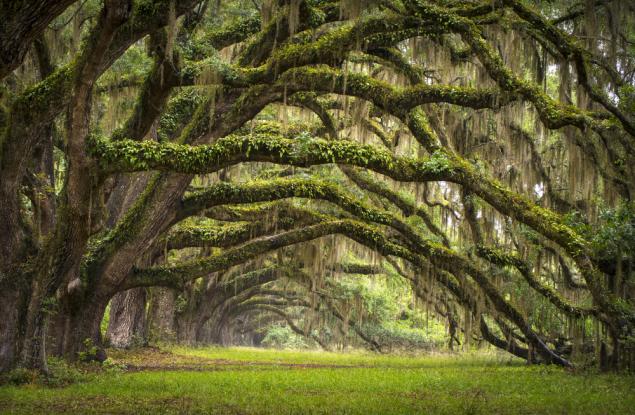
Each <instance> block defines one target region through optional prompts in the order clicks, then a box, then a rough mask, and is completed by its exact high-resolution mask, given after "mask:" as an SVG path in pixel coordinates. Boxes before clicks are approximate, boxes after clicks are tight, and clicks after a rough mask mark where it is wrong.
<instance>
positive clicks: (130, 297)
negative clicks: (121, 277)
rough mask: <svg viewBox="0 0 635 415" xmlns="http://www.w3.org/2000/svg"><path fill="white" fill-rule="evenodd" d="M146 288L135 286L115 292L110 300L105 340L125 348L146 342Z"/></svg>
mask: <svg viewBox="0 0 635 415" xmlns="http://www.w3.org/2000/svg"><path fill="white" fill-rule="evenodd" d="M146 323H147V320H146V290H145V288H135V289H132V290H127V291H124V292H121V293H117V294H115V296H114V297H113V298H112V300H111V301H110V320H109V323H108V330H107V331H106V341H107V342H108V344H110V345H111V346H112V347H115V348H118V349H126V348H129V347H132V346H141V345H145V344H147V324H146Z"/></svg>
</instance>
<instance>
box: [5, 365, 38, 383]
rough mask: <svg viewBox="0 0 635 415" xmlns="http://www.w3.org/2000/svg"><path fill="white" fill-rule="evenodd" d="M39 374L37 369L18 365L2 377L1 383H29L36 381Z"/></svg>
mask: <svg viewBox="0 0 635 415" xmlns="http://www.w3.org/2000/svg"><path fill="white" fill-rule="evenodd" d="M38 376H39V374H38V372H37V371H36V370H32V369H25V368H23V367H18V368H15V369H13V370H12V371H10V372H8V373H6V374H4V375H3V376H2V377H1V378H0V385H1V384H8V385H26V384H29V383H35V381H36V380H37V379H38Z"/></svg>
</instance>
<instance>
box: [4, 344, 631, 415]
mask: <svg viewBox="0 0 635 415" xmlns="http://www.w3.org/2000/svg"><path fill="white" fill-rule="evenodd" d="M108 363H109V364H108V365H107V366H108V369H106V370H104V369H100V370H94V371H92V372H90V373H88V374H85V375H83V376H81V377H80V379H79V381H77V382H75V383H73V384H70V385H68V386H62V387H59V384H58V387H50V386H45V385H42V384H37V383H36V384H31V385H24V386H7V385H5V386H0V413H3V414H4V413H11V414H39V413H64V414H68V413H76V414H135V415H140V414H153V415H156V414H190V413H191V414H207V413H219V414H305V413H311V414H318V413H320V414H333V413H346V414H405V413H421V414H423V413H425V414H454V415H456V414H481V413H482V414H491V413H496V414H536V413H549V414H633V413H635V393H634V391H635V377H634V376H625V375H614V374H602V375H598V374H591V373H586V372H578V373H575V372H571V371H565V370H563V369H559V368H556V367H546V366H534V367H528V366H526V365H524V364H523V363H521V362H517V361H513V360H510V359H509V358H508V357H504V356H502V355H495V354H484V353H478V354H469V355H425V356H414V357H413V356H410V357H408V356H395V355H381V356H378V355H372V354H366V353H359V352H356V353H345V354H336V353H324V352H297V351H280V350H262V349H251V348H225V349H222V348H201V349H192V348H181V347H178V348H171V349H169V350H159V349H154V348H153V349H139V350H134V351H129V352H114V351H111V359H110V360H109V361H108ZM54 364H55V362H54ZM58 364H59V362H58ZM88 369H90V367H88ZM58 370H59V369H58ZM84 370H86V368H85V369H84ZM62 384H63V382H62Z"/></svg>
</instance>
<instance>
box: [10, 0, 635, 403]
mask: <svg viewBox="0 0 635 415" xmlns="http://www.w3.org/2000/svg"><path fill="white" fill-rule="evenodd" d="M0 11H1V14H0V17H1V18H2V19H3V21H4V22H6V25H7V26H6V28H3V29H0V47H1V54H0V58H1V59H0V82H1V84H0V202H1V203H0V316H2V318H1V319H0V334H1V335H0V372H2V373H7V376H8V378H9V379H13V378H15V379H22V378H25V377H26V378H28V377H30V376H32V377H33V378H34V379H40V377H41V378H42V379H48V380H49V381H50V382H55V375H54V373H55V370H53V369H54V368H57V369H59V367H67V366H66V365H67V364H68V363H69V362H75V361H78V360H79V361H84V362H86V361H100V362H101V361H105V362H107V363H105V365H106V366H108V365H111V364H113V363H112V361H110V360H108V359H107V353H106V352H105V351H104V350H105V349H106V348H107V347H113V348H115V349H125V348H130V347H135V346H147V345H148V344H170V345H172V346H174V345H189V346H191V345H209V344H220V345H225V346H229V345H248V346H258V345H266V346H270V347H276V348H280V349H284V348H302V349H313V348H321V349H324V350H327V351H336V350H343V351H345V350H349V349H369V350H372V351H374V352H407V353H409V352H413V351H431V350H434V351H452V352H454V351H459V350H463V351H464V352H472V351H474V350H475V349H488V348H491V349H497V350H499V351H504V352H505V353H508V354H509V355H510V356H514V358H517V359H520V360H522V361H524V362H526V363H528V364H539V365H541V366H545V367H546V365H549V364H554V365H558V366H562V367H567V368H570V369H575V370H578V369H581V370H589V371H591V372H593V373H595V371H596V370H598V369H599V370H602V371H610V370H612V371H633V370H635V256H634V255H633V250H634V249H635V205H634V202H633V193H634V192H635V141H634V140H635V105H634V103H635V99H634V98H633V92H634V91H635V47H634V45H635V6H634V5H633V4H630V2H624V1H619V0H612V1H610V0H609V1H581V2H579V3H577V2H576V3H571V2H569V1H557V0H556V1H550V2H542V1H530V0H499V1H490V0H484V1H480V0H470V1H451V0H430V1H424V0H365V1H361V0H341V1H330V0H228V1H217V2H211V1H207V0H181V1H176V0H84V1H70V0H37V1H28V0H19V1H12V2H8V3H7V2H3V3H2V4H0ZM115 353H116V352H115ZM186 353H191V352H190V351H186ZM324 356H331V355H324ZM50 358H53V360H49V359H50ZM49 361H51V362H53V365H52V367H49V364H48V362H49ZM417 362H418V361H412V365H414V367H413V368H409V369H407V370H411V371H412V375H413V378H412V379H410V380H407V379H406V380H404V379H405V378H403V377H391V378H390V379H392V380H390V381H386V382H388V383H387V384H386V385H385V386H386V387H387V388H388V389H390V390H392V389H395V390H396V389H399V388H402V389H403V391H402V393H406V394H407V393H414V394H416V393H417V388H419V387H420V386H421V385H417V384H415V383H416V382H417V381H415V380H414V379H415V378H417V379H419V380H418V381H420V382H424V383H425V382H428V381H429V382H434V381H435V379H436V378H434V376H432V377H425V376H423V377H419V376H420V375H422V373H421V372H422V370H421V368H420V367H418V366H417V365H418V364H419V363H417ZM422 362H423V363H421V365H422V366H425V365H426V364H427V363H425V359H424V361H422ZM440 362H444V363H445V362H446V361H445V360H444V359H442V360H440ZM514 362H516V360H514ZM447 363H448V365H449V367H448V368H447V369H442V368H438V369H435V370H439V371H440V373H442V374H443V376H447V377H448V379H449V378H451V379H453V380H456V382H458V383H460V384H462V385H463V386H465V385H466V384H469V382H470V379H469V378H468V377H465V378H460V376H459V377H457V376H458V375H457V373H454V372H453V371H456V367H457V366H455V365H457V363H456V361H447ZM430 364H431V365H437V364H441V363H430ZM461 364H462V363H460V364H458V366H460V365H461ZM479 364H480V363H479ZM72 367H73V366H72V365H71V366H68V371H71V370H72ZM116 368H117V366H116V365H115V369H116ZM363 370H365V369H361V368H357V369H355V371H362V372H363ZM391 370H392V369H386V375H387V376H391V375H390V373H392V372H391ZM444 370H445V371H444ZM542 371H544V372H542ZM516 372H519V373H526V374H527V376H529V377H530V378H531V377H532V376H537V374H542V373H544V374H545V376H546V377H547V378H548V380H549V381H554V382H556V381H557V382H561V384H562V385H563V386H562V387H563V388H565V386H566V387H570V388H571V389H566V388H565V389H566V390H565V392H563V393H562V394H560V395H558V396H556V397H553V396H549V397H548V398H545V397H541V398H540V399H542V400H541V401H540V402H535V401H534V399H532V397H531V393H532V392H531V391H532V390H534V389H532V388H537V387H538V386H537V385H538V383H539V378H538V377H534V378H531V379H532V380H530V381H528V383H529V385H513V384H510V385H504V384H503V383H504V378H505V377H508V376H509V373H516ZM272 373H273V375H272V376H273V378H267V377H266V376H265V375H262V377H258V378H253V379H258V382H262V385H266V384H269V383H271V382H274V383H275V382H277V381H278V380H279V378H280V377H281V376H282V375H281V373H278V372H275V373H274V372H272ZM338 373H339V372H338ZM323 374H324V376H331V375H333V373H331V372H330V370H325V372H324V373H323ZM242 375H243V374H242V373H241V374H240V376H242ZM260 375H261V374H259V376H260ZM363 375H368V376H369V377H371V378H372V379H375V380H373V381H372V382H370V383H369V384H363V383H355V382H353V383H354V384H357V385H358V386H359V389H360V393H362V392H364V390H365V388H369V389H368V390H366V392H369V391H373V390H375V389H374V388H380V387H381V385H380V383H381V382H379V383H377V382H378V381H377V382H376V380H377V379H378V378H379V376H380V375H378V374H377V372H373V371H372V370H369V371H368V373H363ZM415 375H416V376H415ZM165 376H166V379H167V378H170V382H176V383H178V382H179V379H181V378H180V376H183V379H184V380H183V381H184V382H191V381H192V380H191V379H194V378H196V379H198V380H203V379H214V380H215V381H217V382H224V381H225V380H224V379H227V376H228V375H226V374H211V373H209V374H208V373H206V374H197V375H192V374H187V375H179V374H170V375H165ZM294 376H295V375H294ZM341 376H342V378H341V379H340V378H338V379H339V381H341V383H342V384H344V383H348V382H350V381H352V378H354V377H355V376H356V375H354V374H349V373H346V374H344V375H341ZM427 376H431V375H429V374H428V375H427ZM435 376H436V375H435ZM440 376H441V375H440ZM566 376H567V375H566V372H561V371H560V370H556V369H552V368H546V369H545V368H540V369H534V368H521V367H520V366H517V365H513V366H511V367H507V368H506V367H497V368H495V369H493V373H492V378H491V382H492V383H491V384H489V385H488V386H486V387H484V389H483V396H485V397H487V398H483V400H482V401H481V400H480V399H481V398H478V399H477V398H474V399H476V400H478V402H476V401H475V402H476V403H474V405H477V406H478V408H477V407H475V408H472V409H473V410H474V411H479V410H482V411H485V412H487V411H488V410H489V411H496V412H512V413H513V412H516V406H515V405H516V404H517V403H516V402H511V401H510V402H508V401H504V400H503V401H500V402H499V401H497V400H496V399H495V398H492V400H490V397H491V393H492V391H493V390H495V389H496V388H502V389H505V390H508V391H509V393H510V394H514V393H517V389H516V388H519V389H520V388H525V389H526V391H525V392H526V393H527V394H528V395H529V396H530V397H529V398H527V402H519V403H518V404H521V405H526V407H527V408H528V410H529V411H530V412H531V408H534V407H533V406H532V405H553V406H554V408H559V409H556V410H563V411H567V410H569V409H571V408H570V407H569V406H567V405H569V404H568V403H566V400H567V399H571V397H572V396H573V395H574V394H575V393H576V392H575V390H576V388H579V387H580V384H579V382H580V379H579V378H573V379H567V378H566ZM375 377H377V378H375ZM63 379H66V378H64V377H63ZM107 379H108V378H107V377H104V378H102V377H97V378H95V379H94V380H92V381H91V382H89V383H87V384H86V385H89V386H87V388H88V391H87V392H86V393H87V394H88V395H91V394H92V392H90V388H93V387H94V388H99V387H101V386H100V385H102V386H103V384H104V382H105V383H107V382H108V380H107ZM123 379H124V380H125V381H124V384H125V382H133V381H132V379H134V381H138V382H139V384H147V385H148V387H150V386H151V385H153V382H156V381H157V379H160V377H159V378H157V377H155V375H154V374H139V375H129V376H126V377H124V378H123ZM188 379H190V380H188ZM236 379H237V378H236ZM253 379H252V380H249V379H247V378H245V382H247V381H255V380H253ZM272 379H273V380H272ZM294 379H295V380H294ZM303 379H304V378H303V377H302V376H299V377H297V378H293V379H291V380H286V381H285V382H287V383H285V382H282V383H281V384H284V385H287V384H289V383H288V382H291V383H293V382H295V381H297V382H304V381H305V380H306V379H304V380H303ZM607 379H613V378H610V377H605V378H598V379H597V380H594V381H593V382H597V383H596V384H595V385H596V386H597V387H598V388H604V387H605V386H606V385H612V384H611V383H610V381H608V380H607ZM615 379H617V378H615ZM446 381H448V382H450V381H449V380H446ZM60 382H61V383H65V381H60ZM403 382H406V384H404V383H403ZM408 382H410V383H408ZM412 382H415V383H412ZM466 382H467V383H466ZM131 384H132V383H130V384H129V385H131ZM336 386H337V385H335V384H332V385H330V386H329V387H333V388H336ZM450 386H452V384H451V382H450ZM463 386H461V387H463ZM237 387H239V384H238V383H234V384H233V385H230V386H228V388H229V389H227V391H228V392H232V389H231V388H237ZM278 387H282V386H280V385H278ZM285 387H286V386H285ZM337 387H339V386H337ZM469 387H471V386H468V388H469ZM77 388H81V387H77ZM620 388H623V386H620V387H619V388H618V390H616V391H613V392H614V395H612V396H620V395H621V394H622V389H620ZM454 389H456V388H454ZM454 389H453V387H450V388H449V389H448V390H447V391H445V392H443V393H442V394H441V395H442V396H440V398H439V400H438V401H437V404H438V405H439V408H438V411H440V412H444V411H449V410H450V409H452V408H454V409H457V408H456V405H460V404H461V403H460V402H455V403H451V402H449V399H450V398H451V397H452V391H453V390H454ZM7 391H8V392H9V393H13V394H15V399H16V400H20V399H23V398H24V399H25V401H24V406H20V407H19V409H20V410H23V411H25V412H28V410H29V408H30V406H29V405H31V404H29V403H28V399H30V398H29V396H30V397H31V398H33V397H35V396H37V395H36V394H37V393H42V394H44V395H46V394H47V393H48V392H45V391H39V390H38V391H34V392H33V395H29V393H30V392H23V391H20V390H14V389H6V390H3V392H5V393H6V392H7ZM72 391H74V392H64V393H75V392H77V393H82V392H81V391H80V389H72ZM201 391H203V390H201ZM204 392H206V393H207V390H204ZM113 393H114V392H113ZM117 393H118V392H117ZM214 393H215V394H219V393H221V391H220V389H218V390H216V391H215V392H214ZM480 393H481V392H478V393H477V392H475V394H477V395H478V394H480ZM541 393H543V394H544V391H541ZM594 393H595V392H594ZM254 394H255V395H254V396H256V395H257V392H254ZM88 395H87V396H88ZM93 395H94V394H92V395H91V396H93ZM547 395H550V394H549V393H547ZM20 396H22V397H23V398H20ZM153 396H154V397H156V395H153V394H152V393H149V394H148V399H151V398H152V397H153ZM211 396H217V395H211ZM250 396H251V395H250ZM478 396H481V395H478ZM541 396H542V395H541ZM593 396H596V395H593ZM305 398H306V397H305ZM543 398H544V399H543ZM51 399H52V398H51ZM122 399H123V401H125V400H126V399H128V398H126V397H123V398H122ZM165 399H168V398H165ZM241 399H242V398H241ZM245 399H247V398H245ZM294 399H295V398H294ZM307 399H308V398H307ZM391 399H392V398H391ZM584 399H591V398H588V397H585V398H584ZM593 399H595V398H593ZM598 399H599V398H598ZM601 399H607V400H608V399H610V398H609V397H608V395H607V396H603V397H602V398H601ZM426 400H428V401H430V400H431V401H435V398H432V399H426ZM363 401H364V400H363V399H360V400H359V402H357V404H359V406H358V407H356V410H359V411H362V409H363V408H364V407H365V406H364V405H371V402H370V401H366V402H363ZM512 401H513V400H512ZM245 402H246V401H240V402H233V403H232V402H227V403H226V404H227V405H236V408H237V409H236V410H237V411H241V410H243V409H245V408H247V409H248V410H253V411H259V410H260V409H261V408H259V407H251V406H249V405H247V406H246V404H245ZM319 402H320V400H319V399H316V400H315V402H313V403H314V404H316V405H317V404H318V403H319ZM390 402H391V401H390V399H387V400H386V401H385V402H384V403H383V404H382V405H387V406H386V409H387V410H388V409H390V410H391V411H397V412H399V411H400V410H401V409H404V410H406V408H409V409H410V410H413V409H416V408H419V407H418V406H417V405H419V404H418V403H414V404H412V402H411V403H405V402H406V400H404V399H401V398H395V399H394V406H393V405H391V404H390ZM602 402H604V401H601V400H598V401H597V402H596V403H592V402H591V401H589V402H582V401H580V405H582V407H584V408H586V409H588V412H594V411H600V410H601V408H602V407H603V406H602V405H603V404H602ZM260 404H263V405H264V403H262V402H260V403H258V404H257V405H260ZM287 404H288V405H289V408H290V410H292V409H293V408H296V406H295V405H297V404H298V403H297V402H296V401H295V400H293V399H292V400H290V401H289V402H287ZM410 404H412V405H415V406H412V407H409V406H408V405H410ZM446 404H447V405H449V406H448V407H445V406H444V405H446ZM620 404H624V405H625V401H621V403H620ZM20 405H22V404H20ZM117 405H119V403H113V410H116V408H117ZM193 405H195V406H196V408H198V407H199V406H202V407H205V406H206V405H208V403H205V402H195V403H193ZM197 405H198V406H197ZM334 405H336V406H337V405H343V404H342V403H337V402H336V403H334ZM402 405H405V406H402ZM452 405H454V406H452ZM479 405H480V406H479ZM595 405H597V406H595ZM106 407H107V406H106ZM337 407H338V408H340V409H342V408H343V407H340V406H337ZM232 408H233V406H232ZM328 408H329V407H328V406H325V407H324V410H325V411H326V412H328V410H327V409H328ZM624 408H627V406H626V405H625V406H624ZM76 409H77V410H78V411H80V412H81V411H82V410H87V409H88V407H82V408H76ZM458 409H460V408H458ZM462 409H463V410H465V411H468V410H470V408H462ZM535 409H536V410H538V411H539V410H541V409H542V408H540V407H536V408H535ZM624 411H626V409H624ZM362 412H363V411H362Z"/></svg>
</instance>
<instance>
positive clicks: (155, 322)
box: [146, 287, 176, 342]
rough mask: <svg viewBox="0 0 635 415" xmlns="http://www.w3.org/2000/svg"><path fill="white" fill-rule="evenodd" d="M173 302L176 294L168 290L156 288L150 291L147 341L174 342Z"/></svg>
mask: <svg viewBox="0 0 635 415" xmlns="http://www.w3.org/2000/svg"><path fill="white" fill-rule="evenodd" d="M175 300H176V293H175V292H174V290H172V289H170V288H163V287H156V288H152V289H151V290H150V300H149V303H150V305H149V308H148V316H147V322H146V324H147V327H148V340H150V341H167V342H173V341H175V340H176V333H175V319H174V312H175Z"/></svg>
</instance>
